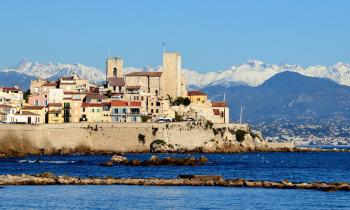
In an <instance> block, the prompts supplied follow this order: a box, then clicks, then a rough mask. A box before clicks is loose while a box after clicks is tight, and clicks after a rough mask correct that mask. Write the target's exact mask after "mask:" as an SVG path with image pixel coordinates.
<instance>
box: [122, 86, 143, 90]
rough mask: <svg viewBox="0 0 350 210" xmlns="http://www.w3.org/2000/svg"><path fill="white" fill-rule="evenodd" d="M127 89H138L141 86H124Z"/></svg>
mask: <svg viewBox="0 0 350 210" xmlns="http://www.w3.org/2000/svg"><path fill="white" fill-rule="evenodd" d="M125 88H126V89H127V90H139V89H140V88H141V86H126V87H125Z"/></svg>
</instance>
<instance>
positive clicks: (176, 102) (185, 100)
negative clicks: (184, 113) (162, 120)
mask: <svg viewBox="0 0 350 210" xmlns="http://www.w3.org/2000/svg"><path fill="white" fill-rule="evenodd" d="M190 104H191V100H190V99H189V98H188V97H181V96H180V97H177V98H176V99H175V100H174V101H173V102H172V105H173V106H180V105H184V106H188V105H190Z"/></svg>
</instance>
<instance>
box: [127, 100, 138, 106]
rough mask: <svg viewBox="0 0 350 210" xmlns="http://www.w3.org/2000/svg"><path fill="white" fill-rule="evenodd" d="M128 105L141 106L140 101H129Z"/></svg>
mask: <svg viewBox="0 0 350 210" xmlns="http://www.w3.org/2000/svg"><path fill="white" fill-rule="evenodd" d="M129 105H130V106H141V101H131V102H130V103H129Z"/></svg>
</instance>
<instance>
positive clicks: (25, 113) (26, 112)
mask: <svg viewBox="0 0 350 210" xmlns="http://www.w3.org/2000/svg"><path fill="white" fill-rule="evenodd" d="M16 115H34V116H40V114H35V113H33V112H29V111H22V113H20V112H17V113H16Z"/></svg>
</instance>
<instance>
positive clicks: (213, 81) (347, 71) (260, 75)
mask: <svg viewBox="0 0 350 210" xmlns="http://www.w3.org/2000/svg"><path fill="white" fill-rule="evenodd" d="M160 70H161V66H156V67H152V66H146V67H144V68H142V69H141V68H135V67H126V68H125V70H124V72H125V73H127V72H134V71H160ZM285 71H291V72H297V73H300V74H302V75H305V76H311V77H318V78H328V79H331V80H333V81H335V82H337V83H339V84H342V85H347V86H350V64H344V63H337V64H335V65H333V66H329V67H328V66H320V65H316V66H309V67H306V68H304V67H302V66H300V65H290V64H279V65H276V64H265V63H263V62H262V61H258V60H248V61H247V62H246V63H243V64H241V65H238V66H232V67H230V68H229V69H226V70H223V71H216V72H208V73H200V72H198V71H194V70H189V69H183V73H184V75H185V78H186V80H187V84H188V86H189V87H191V88H204V87H208V86H215V85H220V86H225V87H230V86H236V85H240V86H241V85H247V86H251V87H256V86H259V85H261V84H262V83H264V82H265V81H266V80H268V79H269V78H271V77H272V76H274V75H276V74H278V73H281V72H285ZM0 73H7V74H8V73H18V74H22V75H27V76H31V77H41V78H43V79H57V78H59V77H62V76H69V75H71V74H76V75H79V76H80V77H82V78H85V79H88V80H90V81H96V82H98V81H103V80H104V79H105V73H104V70H100V69H97V68H95V67H91V66H85V65H83V64H61V63H46V64H41V63H37V62H34V63H33V62H29V61H22V62H20V63H19V64H18V65H17V66H15V67H11V68H5V69H2V70H0Z"/></svg>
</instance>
